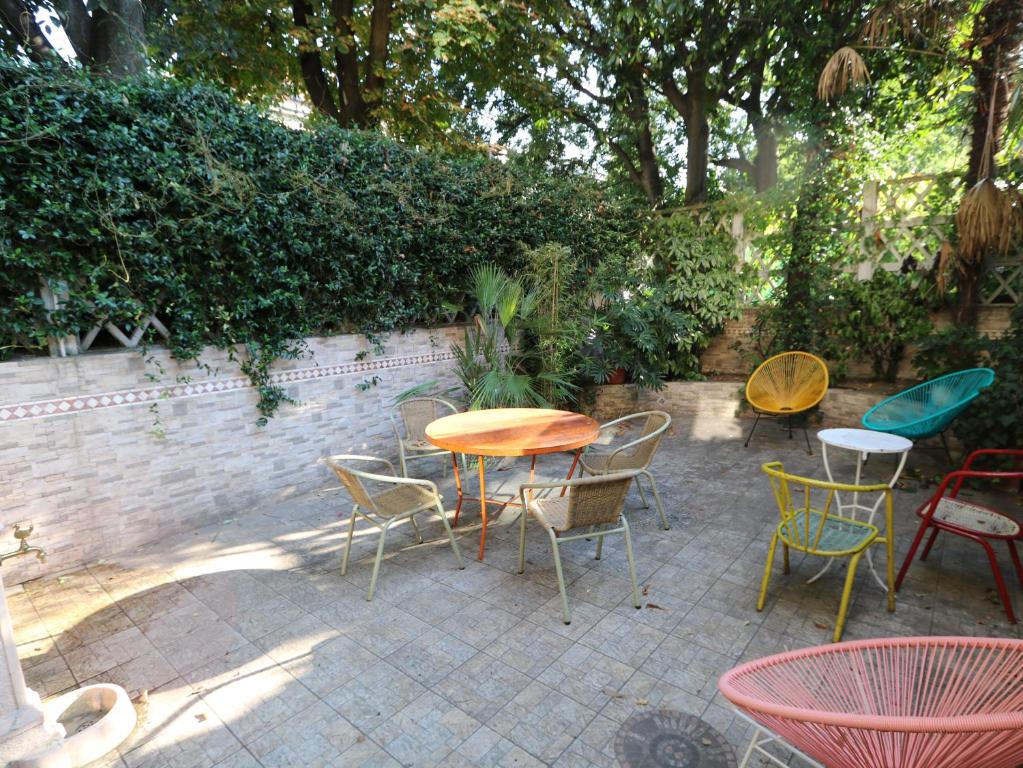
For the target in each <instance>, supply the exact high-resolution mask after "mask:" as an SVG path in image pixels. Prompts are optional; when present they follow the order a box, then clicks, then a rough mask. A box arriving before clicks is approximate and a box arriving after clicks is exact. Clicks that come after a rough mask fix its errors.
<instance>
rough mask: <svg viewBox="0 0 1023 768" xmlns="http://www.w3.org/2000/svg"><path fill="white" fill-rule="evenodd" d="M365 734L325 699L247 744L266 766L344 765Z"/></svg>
mask: <svg viewBox="0 0 1023 768" xmlns="http://www.w3.org/2000/svg"><path fill="white" fill-rule="evenodd" d="M364 741H366V736H365V734H363V733H362V732H361V731H359V729H358V728H356V727H355V726H354V725H352V724H351V723H349V722H348V721H347V720H345V719H344V718H343V717H339V716H338V713H337V712H335V711H334V710H333V709H331V708H330V707H328V706H327V705H326V704H324V703H323V702H322V701H317V702H316V703H314V704H312V705H311V706H309V707H307V708H306V709H303V710H300V711H298V712H295V713H294V715H293V716H292V717H291V718H290V719H288V720H285V721H284V722H283V723H281V724H280V725H278V726H276V727H275V728H270V729H269V730H267V731H265V732H263V733H261V734H260V735H258V736H257V737H255V738H253V739H252V740H250V741H249V742H248V743H247V744H246V746H247V747H248V749H249V751H250V752H251V753H252V755H253V756H254V757H255V758H256V759H257V760H258V761H259V763H260V764H261V765H262V766H263V767H264V768H334V767H336V768H342V766H347V765H351V764H352V763H351V762H350V759H349V758H347V757H346V754H345V753H346V752H347V751H348V750H349V749H350V748H351V747H354V746H355V745H356V744H359V743H362V742H364Z"/></svg>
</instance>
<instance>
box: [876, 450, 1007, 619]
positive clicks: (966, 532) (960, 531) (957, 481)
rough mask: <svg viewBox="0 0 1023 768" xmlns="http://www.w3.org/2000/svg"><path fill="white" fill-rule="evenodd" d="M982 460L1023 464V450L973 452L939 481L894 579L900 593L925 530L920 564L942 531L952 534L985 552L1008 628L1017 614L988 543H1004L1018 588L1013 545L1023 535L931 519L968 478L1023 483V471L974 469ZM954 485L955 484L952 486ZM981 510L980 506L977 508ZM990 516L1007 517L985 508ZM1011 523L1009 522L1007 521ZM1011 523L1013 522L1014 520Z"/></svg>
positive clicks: (923, 506)
mask: <svg viewBox="0 0 1023 768" xmlns="http://www.w3.org/2000/svg"><path fill="white" fill-rule="evenodd" d="M981 456H1015V457H1016V458H1017V461H1019V462H1023V449H1018V448H981V449H978V450H976V451H973V452H972V453H971V454H970V455H969V456H967V458H966V461H965V462H964V464H963V466H962V468H961V469H958V470H955V471H954V472H949V473H948V474H947V475H945V479H944V480H942V481H941V485H940V486H938V489H937V490H936V491H935V492H934V495H933V496H932V497H931V498H930V499H928V500H927V501H925V502H924V503H923V504H921V505H920V506H919V507H918V508H917V510H916V514H917V516H918V517H920V527H919V529H917V532H916V536H915V537H914V538H913V543H912V544H911V545H910V547H909V552H908V553H906V559H905V560H904V561H903V562H902V567H901V568H900V569H899V575H898V577H897V578H896V579H895V589H899V587H901V586H902V581H903V579H905V578H906V573H908V571H909V566H910V565H911V564H912V562H913V557H914V556H915V555H916V551H917V549H918V548H919V547H920V543H921V541H923V537H924V534H925V533H926V532H927V529H928V528H930V529H932V530H931V535H930V538H928V540H927V544H926V546H925V547H924V551H923V553H922V554H921V555H920V560H922V561H923V560H926V559H927V556H928V555H929V554H930V552H931V547H933V546H934V541H935V539H937V538H938V534H939V533H940V532H941V531H947V532H948V533H953V534H955V535H956V536H962V537H963V538H965V539H970V540H971V541H975V542H977V543H978V544H980V545H981V546H982V547H984V552H985V553H986V554H987V558H988V563H990V565H991V571H992V573H993V574H994V577H995V585H996V587H997V588H998V597H999V599H1000V600H1001V601H1002V607H1003V608H1004V609H1005V615H1006V616H1007V617H1008V619H1009V623H1010V624H1015V623H1016V614H1015V613H1014V612H1013V610H1012V601H1011V600H1010V599H1009V590H1008V589H1007V588H1006V586H1005V579H1004V578H1003V577H1002V569H1001V567H1000V566H999V565H998V556H997V555H996V554H995V550H994V548H993V547H992V546H991V543H990V541H989V539H990V540H993V541H1004V542H1005V543H1006V544H1007V545H1008V548H1009V556H1010V558H1011V559H1012V566H1013V568H1014V570H1015V571H1016V577H1017V578H1018V579H1019V581H1020V584H1021V585H1023V564H1021V563H1020V559H1019V552H1018V551H1017V549H1016V541H1017V540H1019V539H1020V538H1021V537H1023V532H1021V533H1018V534H1016V535H1015V536H1010V535H1006V534H999V533H983V532H981V531H978V530H976V529H973V528H966V527H963V526H960V525H956V524H955V523H952V522H949V521H947V520H941V519H938V520H935V519H934V515H935V513H936V512H937V510H938V506H939V505H940V504H941V501H942V499H946V498H947V499H955V498H957V497H958V496H959V491H960V489H961V488H962V487H963V483H964V482H965V481H966V480H968V479H970V478H982V479H988V480H994V479H1003V480H1023V470H1016V471H1010V472H982V471H979V470H976V469H973V462H974V461H975V460H976V459H977V458H979V457H981ZM953 481H954V484H953ZM950 484H952V490H951V491H950V492H949V493H948V495H946V494H945V491H947V490H948V487H949V485H950ZM978 506H981V505H978ZM985 508H986V509H988V510H989V511H990V512H993V513H995V514H997V515H1001V516H1002V517H1007V518H1008V517H1009V516H1008V515H1004V514H1003V513H1001V512H998V511H997V510H994V509H990V507H985ZM1009 519H1010V520H1011V519H1012V518H1009ZM1013 522H1016V521H1015V520H1013Z"/></svg>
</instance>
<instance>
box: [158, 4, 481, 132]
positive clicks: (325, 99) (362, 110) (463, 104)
mask: <svg viewBox="0 0 1023 768" xmlns="http://www.w3.org/2000/svg"><path fill="white" fill-rule="evenodd" d="M499 6H500V3H498V2H496V0H493V2H489V3H487V2H480V3H477V2H472V1H471V0H410V1H409V2H400V3H396V2H393V0H286V1H282V0H266V1H265V2H246V3H241V2H232V1H231V0H210V1H209V2H205V3H193V2H187V1H186V0H169V1H168V3H167V9H166V11H165V14H164V18H165V19H167V20H168V23H165V24H161V25H160V26H159V28H158V29H154V30H153V31H152V33H151V38H152V42H153V49H154V52H155V53H154V55H155V57H156V60H157V63H158V64H159V65H160V66H161V67H163V68H165V69H167V70H168V71H170V72H172V73H174V74H177V75H180V76H185V77H202V78H206V79H211V80H213V81H215V82H219V83H222V84H224V85H227V86H229V87H231V88H232V89H233V90H235V91H236V92H237V93H238V94H239V95H240V96H241V97H243V98H247V99H253V100H261V99H266V100H270V101H279V100H280V99H282V98H284V97H288V96H293V95H295V94H298V93H302V94H304V96H305V97H306V98H307V99H308V102H309V103H310V104H311V105H312V107H313V108H314V109H315V110H316V112H317V113H318V114H319V115H320V116H322V117H325V118H327V119H330V120H332V121H336V122H337V123H339V124H340V125H342V126H345V127H350V128H363V129H377V128H380V129H383V130H385V131H386V132H387V133H389V134H390V135H392V136H395V137H397V138H402V139H406V140H410V141H414V142H438V141H447V140H449V139H450V140H453V141H456V142H457V141H459V140H461V139H462V138H463V137H462V135H461V133H462V132H461V131H459V130H454V129H456V128H461V127H465V126H466V122H465V121H466V114H467V112H468V111H469V110H470V109H471V107H472V105H473V104H474V103H475V98H476V96H475V94H474V93H473V92H472V91H471V89H470V87H469V81H468V78H467V75H466V73H467V70H469V69H470V68H472V66H473V62H474V61H476V60H477V58H478V57H479V56H482V55H483V51H484V49H485V48H486V46H487V45H488V41H489V39H490V37H491V33H492V29H493V27H492V23H491V21H490V16H492V15H493V14H495V13H497V12H498V11H497V9H498V8H499ZM470 128H471V126H470ZM469 132H470V133H472V131H471V130H470V131H469Z"/></svg>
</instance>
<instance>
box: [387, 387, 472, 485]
mask: <svg viewBox="0 0 1023 768" xmlns="http://www.w3.org/2000/svg"><path fill="white" fill-rule="evenodd" d="M452 413H458V409H457V408H456V407H455V406H454V405H453V404H451V403H449V402H448V401H447V400H443V399H441V398H439V397H410V398H409V399H408V400H403V401H401V402H400V403H398V404H397V405H396V406H394V408H393V409H392V410H391V413H390V416H391V428H392V429H393V430H394V437H395V439H396V440H397V441H398V463H399V465H400V466H401V476H402V477H408V462H410V461H414V460H416V459H427V458H430V457H432V456H445V457H447V456H451V455H452V454H451V452H450V451H444V450H440V449H438V448H437V446H435V445H434V444H433V443H431V442H430V441H429V440H427V439H426V427H427V425H428V424H429V423H430V422H431V421H436V420H437V419H439V418H440V417H442V416H449V415H451V414H452ZM399 422H400V423H399ZM403 433H404V434H403ZM462 461H463V462H464V461H465V457H464V456H463V457H462ZM447 471H448V465H447V464H446V463H445V464H444V476H445V477H447Z"/></svg>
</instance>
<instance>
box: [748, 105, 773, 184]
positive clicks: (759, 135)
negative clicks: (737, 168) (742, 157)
mask: <svg viewBox="0 0 1023 768" xmlns="http://www.w3.org/2000/svg"><path fill="white" fill-rule="evenodd" d="M753 135H754V136H755V137H756V141H757V155H756V157H755V158H753V185H754V187H755V188H756V191H757V192H765V191H766V190H768V189H771V187H774V186H776V185H777V184H778V137H777V136H775V135H774V126H772V125H771V123H770V122H769V121H768V120H765V119H763V118H760V119H758V120H755V121H754V122H753Z"/></svg>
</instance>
